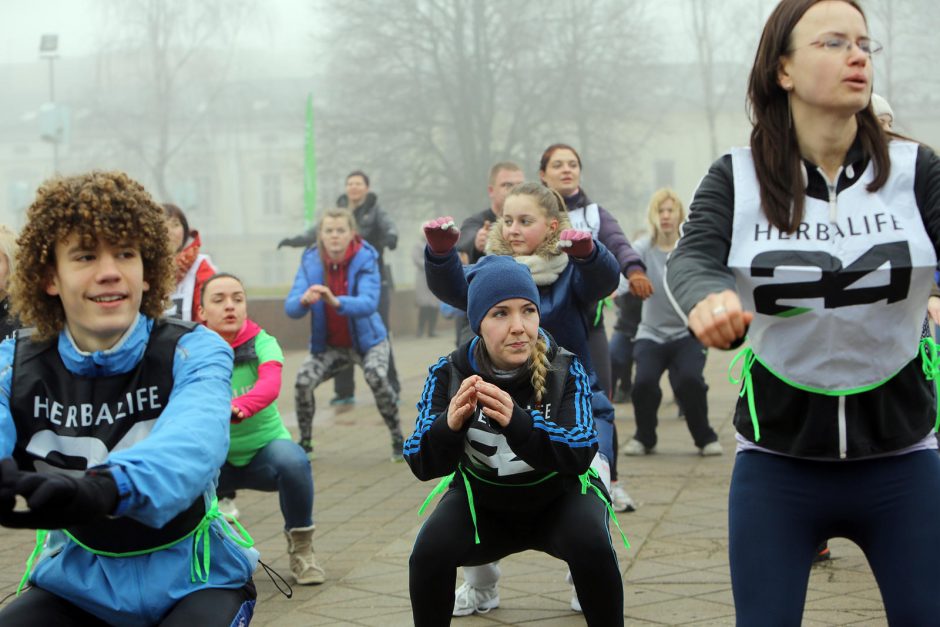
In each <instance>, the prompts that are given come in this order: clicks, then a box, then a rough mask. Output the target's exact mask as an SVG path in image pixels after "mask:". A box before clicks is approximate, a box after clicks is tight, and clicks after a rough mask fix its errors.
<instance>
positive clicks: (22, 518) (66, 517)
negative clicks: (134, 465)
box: [0, 470, 118, 529]
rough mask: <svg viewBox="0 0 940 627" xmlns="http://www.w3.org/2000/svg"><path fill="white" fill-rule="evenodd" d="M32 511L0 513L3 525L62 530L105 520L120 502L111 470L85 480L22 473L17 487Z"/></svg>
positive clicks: (0, 511)
mask: <svg viewBox="0 0 940 627" xmlns="http://www.w3.org/2000/svg"><path fill="white" fill-rule="evenodd" d="M14 490H15V492H16V494H20V495H22V496H23V497H25V498H26V503H27V505H29V511H25V512H13V511H5V510H0V524H2V525H3V526H4V527H12V528H14V529H62V528H65V527H72V526H75V525H83V524H86V523H90V522H94V521H95V520H98V519H100V518H104V517H105V516H107V515H108V514H110V513H111V512H113V511H114V508H115V507H117V503H118V489H117V484H116V483H115V482H114V479H113V478H112V477H111V473H109V472H108V471H106V470H105V471H91V472H89V473H88V474H86V475H85V476H83V477H79V478H76V477H70V476H67V475H60V474H46V473H38V472H24V471H19V472H18V477H17V479H16V484H15V487H14Z"/></svg>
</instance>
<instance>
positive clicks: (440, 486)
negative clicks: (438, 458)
mask: <svg viewBox="0 0 940 627" xmlns="http://www.w3.org/2000/svg"><path fill="white" fill-rule="evenodd" d="M457 470H459V471H460V476H461V477H463V484H464V486H466V488H467V504H468V505H469V506H470V519H471V520H472V521H473V540H474V543H475V544H480V532H479V529H477V510H476V507H475V506H474V505H473V490H471V489H470V480H469V479H467V475H465V474H464V473H463V470H461V469H460V468H459V467H458V469H457ZM455 474H457V472H456V471H455V472H452V473H450V474H449V475H447V476H446V477H443V478H442V479H441V480H440V481H438V483H437V485H436V486H434V489H433V490H431V493H430V494H428V497H427V498H426V499H424V503H422V504H421V507H419V508H418V516H420V515H422V514H423V513H424V510H426V509H427V507H428V505H430V504H431V501H432V500H433V499H434V497H435V496H437V495H438V494H440V493H441V492H443V491H444V490H446V489H447V487H448V486H449V485H450V483H451V481H453V480H454V475H455Z"/></svg>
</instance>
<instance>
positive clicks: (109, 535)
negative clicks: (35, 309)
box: [10, 319, 205, 553]
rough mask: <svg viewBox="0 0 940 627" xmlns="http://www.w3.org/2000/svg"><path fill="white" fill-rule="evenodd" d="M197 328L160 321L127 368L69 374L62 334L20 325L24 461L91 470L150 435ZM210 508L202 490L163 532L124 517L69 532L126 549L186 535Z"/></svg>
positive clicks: (40, 467) (18, 380)
mask: <svg viewBox="0 0 940 627" xmlns="http://www.w3.org/2000/svg"><path fill="white" fill-rule="evenodd" d="M195 327H196V325H195V323H190V322H181V321H178V320H167V319H161V320H157V321H155V322H154V325H153V329H152V331H151V333H150V339H149V341H148V343H147V348H146V350H145V351H144V356H143V358H142V359H141V360H140V362H138V364H137V365H136V366H135V367H134V368H133V369H131V370H130V371H129V372H126V373H124V374H118V375H111V376H100V377H84V376H78V375H75V374H73V373H72V372H69V370H68V369H67V368H66V367H65V365H64V364H63V363H62V359H61V357H60V356H59V351H58V350H57V345H58V337H54V338H52V339H51V340H47V341H44V342H34V341H32V340H31V339H30V335H31V330H20V331H18V332H17V340H16V350H15V356H14V359H13V379H12V383H11V386H10V389H11V396H10V412H11V414H12V415H13V422H14V424H15V425H16V433H17V440H16V445H15V447H14V450H13V457H14V458H15V459H16V461H17V464H18V465H19V467H20V468H21V469H24V470H36V471H39V472H57V471H60V470H67V471H73V472H74V471H78V472H83V471H85V470H86V469H88V468H90V467H92V466H95V465H98V464H102V463H104V462H105V461H106V459H107V456H108V454H109V453H110V452H111V451H114V450H122V449H126V448H130V447H131V446H133V445H134V444H135V443H137V442H139V441H141V440H143V439H145V438H146V437H147V436H148V435H149V434H150V432H151V430H152V429H153V427H154V425H155V424H156V421H157V420H158V419H159V418H160V414H161V413H162V412H163V409H164V408H165V407H166V405H167V402H168V400H169V398H170V392H171V391H172V389H173V357H174V353H175V351H176V344H177V342H178V341H179V339H180V338H181V337H182V336H183V335H185V334H187V333H189V332H190V331H192V330H193V329H194V328H195ZM204 514H205V508H204V505H203V499H202V496H201V495H200V496H199V497H198V498H197V499H196V500H195V501H194V502H193V504H192V505H191V506H190V507H189V508H188V509H187V510H186V511H184V512H182V513H181V514H179V515H178V516H177V517H176V518H174V519H173V520H171V521H170V522H168V523H167V524H166V525H164V526H163V527H162V528H161V529H159V530H156V529H154V528H152V527H148V526H146V525H143V524H141V523H139V522H136V521H134V520H131V519H130V518H124V517H122V518H114V519H103V520H100V521H97V522H95V523H92V524H90V525H86V526H82V527H77V528H74V529H69V530H68V531H69V532H70V533H71V534H72V535H73V536H74V537H75V538H76V539H77V540H79V541H80V542H82V544H84V545H86V546H87V547H89V548H92V549H94V550H98V551H105V552H112V553H126V552H131V551H139V550H145V549H147V548H155V547H158V546H162V545H165V544H167V543H169V542H172V541H174V540H176V539H179V538H181V537H183V536H185V535H186V534H187V533H189V532H190V531H192V529H193V528H194V527H195V526H196V525H197V524H198V523H199V521H200V520H201V519H202V516H203V515H204Z"/></svg>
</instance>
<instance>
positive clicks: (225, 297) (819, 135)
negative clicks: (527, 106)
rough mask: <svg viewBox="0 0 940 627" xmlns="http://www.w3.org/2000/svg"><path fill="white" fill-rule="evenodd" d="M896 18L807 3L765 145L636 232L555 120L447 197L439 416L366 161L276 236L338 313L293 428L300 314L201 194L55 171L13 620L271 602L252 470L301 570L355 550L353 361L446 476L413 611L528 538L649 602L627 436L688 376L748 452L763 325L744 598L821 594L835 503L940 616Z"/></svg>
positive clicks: (15, 432) (709, 447)
mask: <svg viewBox="0 0 940 627" xmlns="http://www.w3.org/2000/svg"><path fill="white" fill-rule="evenodd" d="M880 49H881V46H880V44H879V43H878V42H877V41H875V40H873V39H871V38H870V37H869V34H868V24H867V21H866V18H865V14H864V12H863V10H862V8H861V7H860V6H859V5H858V4H857V3H856V2H855V1H854V0H782V1H781V2H780V3H779V4H778V5H777V7H776V8H775V9H774V11H773V12H772V13H771V15H770V17H769V18H768V20H767V22H766V24H765V27H764V30H763V33H762V36H761V39H760V44H759V48H758V50H757V53H756V56H755V59H754V65H753V68H752V70H751V75H750V78H749V82H748V101H749V104H750V113H751V117H752V122H753V129H752V133H751V139H750V144H749V146H748V147H745V148H735V149H732V150H731V151H730V152H729V153H728V154H726V155H725V156H723V157H721V158H720V159H718V160H717V161H716V162H715V163H714V164H712V166H711V168H710V169H709V170H708V172H707V174H706V175H705V177H704V178H703V179H702V181H701V183H700V184H699V186H698V188H697V190H696V191H695V194H694V196H693V197H692V198H691V202H690V203H689V211H688V212H686V209H685V203H684V202H683V200H682V199H681V197H680V195H679V194H678V193H676V192H675V191H674V190H671V189H660V190H657V191H655V192H654V193H653V194H652V195H651V197H650V199H649V204H648V211H647V218H648V220H647V224H645V225H635V224H633V225H629V226H630V227H632V228H631V231H632V232H638V231H639V232H641V234H640V236H639V237H637V238H636V240H635V241H634V243H633V244H631V243H630V241H629V240H628V238H627V237H626V235H625V229H624V228H623V225H621V224H620V222H619V221H618V219H617V218H616V216H615V214H614V213H612V212H610V211H608V210H607V209H605V208H604V207H603V206H601V205H600V204H598V203H597V202H596V201H594V200H593V199H592V198H591V197H589V196H588V194H587V192H586V191H585V189H584V187H583V185H582V182H581V174H582V167H583V163H582V157H581V155H580V154H579V153H578V151H577V150H576V149H575V147H573V146H571V145H569V144H564V143H554V144H551V145H550V146H548V147H547V148H546V149H545V150H544V152H543V153H542V154H541V157H540V158H539V159H538V162H537V164H536V163H535V160H534V159H533V164H532V165H533V166H536V165H537V170H536V169H535V168H533V171H537V179H536V180H531V181H527V180H526V178H525V175H524V168H523V167H522V166H520V165H519V164H517V163H515V162H512V161H500V162H498V163H495V164H494V165H493V166H492V168H491V170H490V172H489V178H488V184H487V194H488V197H489V207H488V208H486V209H484V210H482V211H480V212H479V213H476V214H473V215H471V216H470V217H468V218H467V219H465V220H464V221H463V222H462V223H461V224H460V225H458V224H457V223H456V221H455V220H454V218H453V217H452V216H447V215H444V216H441V217H437V218H434V219H431V220H428V221H427V222H425V223H424V224H423V225H422V229H421V235H422V239H421V241H420V242H419V243H418V244H417V245H416V246H415V248H414V249H413V250H411V258H412V261H413V263H414V264H415V267H416V269H417V271H418V275H419V277H418V280H417V281H416V283H417V284H419V285H416V290H419V289H420V291H421V297H420V299H419V300H418V301H417V302H416V305H417V306H418V311H419V313H418V316H417V321H418V326H417V334H418V336H421V335H422V334H426V335H427V336H428V337H433V336H435V335H436V324H437V320H438V313H439V309H440V310H442V311H445V312H446V315H447V316H449V317H453V318H455V321H456V324H455V327H456V338H455V339H456V342H455V347H454V350H453V351H452V352H449V354H447V355H444V356H438V355H433V356H431V355H429V356H428V362H429V364H430V368H429V371H428V376H427V379H426V381H425V383H424V386H423V389H422V391H421V394H420V400H419V403H418V406H417V417H416V420H415V424H414V427H413V429H411V428H410V426H409V428H406V429H405V430H403V428H402V426H401V420H400V416H399V404H400V403H399V399H400V396H401V392H402V390H401V384H400V381H399V378H398V374H397V372H396V368H395V360H394V352H393V344H394V341H393V338H392V334H391V326H390V324H389V312H390V303H391V297H392V292H393V289H394V284H393V280H392V274H391V269H390V266H389V264H387V263H386V260H385V257H384V255H385V252H386V251H388V250H394V249H395V248H396V247H397V245H398V231H397V228H396V225H395V224H394V221H393V220H392V219H391V217H390V215H389V213H387V212H386V211H385V210H384V209H383V208H382V207H381V206H380V205H379V203H378V197H377V195H376V194H375V193H374V192H373V191H371V190H370V179H369V177H368V175H366V173H365V172H363V171H361V170H355V171H353V172H351V173H350V174H349V175H348V176H347V177H346V179H345V193H344V194H343V195H342V196H340V197H339V199H338V200H337V203H336V207H335V208H330V209H327V210H325V211H322V212H321V213H320V215H319V216H318V218H319V219H318V221H317V223H316V224H315V225H314V226H313V227H312V228H311V229H309V230H308V231H307V232H305V233H303V234H302V235H299V236H297V237H292V238H287V239H284V240H282V241H281V242H280V244H279V245H278V246H279V247H282V246H288V247H299V248H302V249H303V252H302V254H301V258H300V263H299V267H298V269H297V272H296V275H295V278H294V282H293V285H292V287H291V288H290V290H289V293H288V294H287V296H286V299H285V302H284V312H285V315H286V316H288V317H290V318H298V319H299V318H308V317H309V322H310V340H309V346H308V354H307V356H306V358H305V359H304V360H303V363H302V364H301V365H300V367H299V369H298V371H297V372H296V373H294V376H295V385H294V406H295V409H296V415H297V426H298V432H297V433H296V434H292V433H291V430H290V429H289V428H288V427H287V426H286V425H285V423H284V420H283V418H282V416H281V413H280V412H279V410H278V404H277V400H278V396H279V392H280V389H281V382H282V376H283V374H284V373H283V369H284V368H283V367H284V355H283V352H282V349H281V347H280V345H279V344H278V341H277V339H276V338H275V337H274V336H273V335H271V334H269V333H268V332H267V331H266V330H265V329H263V328H261V327H260V326H259V325H258V324H257V323H256V322H255V321H253V320H252V319H251V318H250V317H249V315H248V291H247V289H246V286H245V284H244V283H243V282H242V281H241V280H240V279H239V278H238V277H237V276H236V275H235V274H232V273H230V272H227V271H225V269H221V271H220V269H219V268H218V267H216V265H215V264H213V262H212V260H211V259H210V257H209V256H208V255H207V254H205V253H204V252H203V251H202V241H201V238H200V234H199V232H198V231H197V230H195V229H193V228H191V226H190V224H189V222H188V220H187V218H186V215H185V213H184V212H183V211H182V209H180V207H178V206H176V205H174V204H171V203H165V204H162V205H161V204H158V203H157V202H156V201H155V200H154V199H153V198H152V197H151V196H150V195H149V194H148V193H147V191H146V190H144V188H143V187H142V186H141V185H140V184H139V183H137V182H136V181H134V180H132V179H131V178H130V177H128V176H127V175H126V174H124V173H121V172H98V171H96V172H91V173H86V174H79V175H75V176H58V177H55V178H53V179H50V180H49V181H46V182H45V183H43V185H42V186H41V187H40V188H39V190H38V191H37V195H36V198H35V200H34V202H33V203H32V205H31V206H30V207H29V209H28V213H27V216H26V221H25V225H24V226H23V228H22V229H21V230H20V233H19V234H18V235H17V234H16V233H14V232H13V231H12V230H11V229H9V228H7V227H3V226H0V334H2V337H3V338H5V340H4V341H3V342H2V343H0V525H2V526H5V527H9V528H28V529H35V530H37V537H36V546H35V550H34V552H33V554H32V555H31V556H30V557H29V560H28V566H27V572H26V573H25V574H24V577H23V581H22V582H21V584H20V590H18V591H17V592H18V596H17V598H16V599H15V600H13V601H12V602H11V603H10V604H9V605H7V606H6V607H4V608H3V610H2V611H0V626H10V625H13V626H18V625H34V624H49V625H52V624H54V625H89V624H94V625H97V624H102V625H103V624H122V625H124V624H126V625H155V624H160V625H170V626H173V625H190V624H193V623H194V622H195V621H198V622H199V623H200V624H204V625H206V626H214V625H237V624H241V625H244V624H247V623H248V622H250V620H251V616H252V614H253V610H254V605H255V603H256V596H257V595H256V592H255V587H254V583H253V579H252V577H253V573H254V572H255V568H256V566H257V564H258V561H259V554H258V552H257V551H256V550H255V549H254V548H253V540H252V538H251V536H250V533H249V530H246V529H245V528H244V527H243V526H242V525H241V523H240V522H239V521H238V515H239V514H238V509H237V507H236V506H235V498H236V494H237V492H236V491H237V490H261V491H269V492H277V493H278V498H279V504H280V510H281V515H282V517H283V530H284V536H285V540H286V544H287V554H288V568H289V572H290V574H291V577H292V579H293V581H294V582H296V583H297V584H300V585H315V584H321V583H323V582H324V581H326V579H327V575H326V573H325V571H324V569H323V568H322V567H321V566H320V565H319V563H318V562H317V558H316V553H315V551H314V547H313V536H314V531H315V529H316V525H315V523H314V494H315V488H314V473H313V464H312V463H311V461H312V460H315V457H314V453H315V450H314V440H313V418H314V415H315V413H316V400H315V390H316V388H317V387H318V386H319V385H320V384H321V383H323V382H325V381H327V380H328V379H334V397H333V399H332V400H331V404H332V405H337V406H341V405H348V404H350V403H353V402H355V390H354V387H353V378H352V372H353V369H354V368H355V367H356V366H358V367H360V368H361V369H362V371H363V375H364V379H365V381H366V383H367V385H368V386H369V388H370V390H371V392H372V395H373V397H374V401H375V406H376V411H377V413H378V414H379V415H380V416H381V418H382V419H383V421H384V423H385V425H386V427H387V428H388V431H389V436H390V460H391V462H393V463H395V462H406V463H407V466H408V467H409V468H410V469H411V471H412V472H413V473H414V475H415V476H416V477H417V478H418V479H420V480H431V479H439V481H440V482H439V484H438V486H437V487H436V488H435V489H434V490H433V491H432V493H431V495H429V497H428V499H427V500H426V502H425V504H424V505H423V506H422V507H421V510H422V511H423V510H424V509H425V508H426V507H427V506H428V505H429V503H430V502H431V501H432V499H433V497H435V496H437V495H441V498H440V500H439V502H438V503H437V505H436V507H434V509H433V512H432V513H431V514H430V515H429V516H428V517H427V519H426V521H425V522H424V524H423V525H422V527H421V530H420V532H419V533H418V535H417V538H416V540H415V543H414V547H413V550H412V554H411V557H410V560H409V590H410V594H411V603H412V611H413V618H414V622H415V624H416V625H442V624H447V623H448V622H449V621H450V620H451V617H453V616H465V615H469V614H473V613H486V612H489V611H491V610H493V609H495V608H497V607H499V605H500V596H499V578H500V568H499V560H502V559H504V558H508V557H509V556H510V555H512V554H514V553H517V552H520V551H523V550H527V549H534V550H539V551H543V552H545V553H548V554H550V555H552V556H554V557H557V558H558V559H560V560H562V561H564V562H565V563H566V566H567V568H568V572H567V576H566V577H567V580H568V582H569V583H571V585H572V598H571V608H572V609H573V610H575V611H578V612H582V613H583V616H584V619H585V620H586V621H587V623H588V624H591V625H619V624H623V620H624V616H623V598H624V590H623V582H622V579H621V574H620V566H619V564H618V559H617V554H616V552H615V551H614V546H613V542H614V540H613V539H612V538H613V537H614V536H612V534H611V531H610V530H611V525H612V524H613V525H615V526H616V528H619V526H620V522H619V521H618V519H617V513H618V512H620V513H622V512H631V511H634V510H635V509H636V508H637V503H636V502H635V501H634V500H633V499H632V498H631V497H630V496H629V494H628V491H627V481H626V477H628V476H629V467H626V468H625V467H623V465H621V464H618V458H619V457H620V456H621V455H624V456H625V460H624V461H625V462H629V458H630V457H636V456H644V455H650V454H654V453H656V451H657V425H658V414H659V410H660V406H661V404H662V398H663V394H662V390H661V387H660V380H661V378H662V375H663V374H668V381H669V383H670V386H671V387H672V390H673V396H674V398H675V400H676V403H677V408H678V410H679V412H680V415H681V416H682V417H683V418H684V420H685V422H686V424H687V426H688V429H689V433H690V434H691V436H692V446H693V447H694V448H693V449H692V450H693V451H694V452H695V453H696V454H698V455H701V456H703V457H706V458H708V457H714V456H719V455H722V454H723V453H724V450H723V447H722V445H721V443H720V442H719V437H718V434H717V433H716V432H715V430H714V429H713V428H712V427H711V425H710V423H709V412H708V385H707V384H706V381H705V378H704V374H703V372H704V368H705V363H706V358H707V354H708V350H709V349H722V350H724V349H740V353H739V355H738V356H737V357H736V358H735V360H734V364H735V365H736V366H737V370H736V374H734V375H733V376H734V380H735V381H736V382H738V383H740V385H741V394H740V398H739V400H738V403H737V405H736V409H735V415H734V426H735V430H736V433H735V436H734V441H735V445H736V450H735V463H734V470H733V474H732V477H731V488H730V497H729V527H728V533H729V540H730V541H729V547H730V548H729V558H730V565H731V583H732V588H733V593H734V602H735V610H736V616H737V622H738V624H739V625H747V626H750V625H768V624H772V625H798V624H800V622H801V620H802V614H803V606H804V602H805V598H806V592H807V584H808V578H809V572H810V568H811V566H812V563H813V561H814V560H816V559H818V558H819V557H820V555H824V554H826V555H827V554H828V553H827V551H828V549H827V548H826V542H827V541H828V539H829V538H831V537H834V536H840V537H846V538H849V539H850V540H852V541H854V542H855V543H857V544H858V545H859V546H860V547H861V548H862V550H863V551H864V552H865V555H866V556H867V558H868V560H869V563H870V565H871V568H872V571H873V573H874V575H875V578H876V580H877V582H878V585H879V588H880V590H881V593H882V597H883V600H884V606H885V611H886V614H887V617H888V621H889V622H890V623H891V624H892V625H895V624H896V625H919V624H924V622H923V620H924V617H935V616H937V615H940V601H938V600H937V597H935V596H933V595H932V594H931V593H930V591H929V587H930V585H931V584H932V582H933V580H934V578H933V576H932V574H931V573H938V574H940V572H938V571H940V540H938V539H937V538H936V537H935V534H933V533H932V522H933V521H934V520H938V521H940V505H938V503H937V499H933V498H930V497H929V495H931V494H936V493H938V491H940V455H938V454H937V438H936V437H935V433H936V430H937V426H938V425H937V415H938V414H937V409H936V407H937V398H936V396H937V395H936V389H935V385H934V382H933V381H934V379H935V378H936V377H937V376H938V374H940V372H938V368H940V366H938V363H940V362H938V359H937V357H936V354H937V350H936V344H935V343H934V342H933V340H932V339H931V337H930V335H929V332H928V330H927V329H928V325H927V321H928V319H932V320H933V321H934V322H935V323H940V289H938V287H937V278H936V275H935V273H936V271H937V259H938V250H940V159H938V158H937V156H936V155H935V153H934V152H933V151H932V150H931V149H930V148H928V147H926V146H924V145H922V144H918V143H917V142H915V141H912V140H910V139H908V138H905V137H902V136H900V135H898V134H895V133H894V132H893V131H892V125H893V123H894V112H893V111H892V109H891V107H890V105H888V103H887V101H885V100H884V99H883V98H881V97H880V96H878V95H877V94H874V93H873V92H872V77H873V68H872V57H873V55H875V54H876V53H877V52H879V51H880ZM853 220H854V222H853ZM860 222H863V223H864V224H865V228H864V229H856V228H853V227H852V224H855V225H856V226H857V225H858V224H859V223H860ZM611 300H613V301H614V302H616V303H617V307H616V313H617V320H616V322H615V323H614V324H612V325H610V326H612V327H613V332H612V334H611V335H610V338H608V332H607V328H608V325H607V324H606V323H605V320H604V309H605V304H607V303H610V302H611ZM745 340H747V346H746V347H744V348H741V346H742V344H743V343H744V341H745ZM873 355H876V356H877V359H873V358H872V356H873ZM627 403H630V404H631V405H632V415H633V422H634V424H633V425H630V426H629V428H628V427H625V426H624V425H623V420H622V419H621V420H620V421H619V424H620V431H621V432H631V431H632V435H630V436H627V437H624V438H621V437H620V436H619V435H618V428H617V425H618V421H617V420H616V414H617V413H618V412H620V413H621V414H623V412H624V410H626V409H627ZM409 433H410V434H411V435H410V437H407V439H406V435H408V434H409ZM621 444H622V445H623V446H622V447H621ZM925 495H926V496H925ZM18 498H21V499H23V500H25V506H23V505H17V499H18ZM621 533H622V532H621ZM624 542H626V538H625V536H624ZM458 567H463V576H464V581H463V583H462V584H461V585H460V586H457V585H456V579H457V570H458ZM117 580H120V581H122V582H123V584H122V585H120V586H115V585H112V583H113V582H115V581H117Z"/></svg>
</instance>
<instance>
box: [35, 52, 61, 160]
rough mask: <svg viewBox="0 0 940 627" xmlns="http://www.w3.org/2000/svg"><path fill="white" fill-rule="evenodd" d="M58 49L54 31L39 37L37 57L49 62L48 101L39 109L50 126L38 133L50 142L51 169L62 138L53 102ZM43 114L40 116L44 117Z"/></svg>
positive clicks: (56, 110)
mask: <svg viewBox="0 0 940 627" xmlns="http://www.w3.org/2000/svg"><path fill="white" fill-rule="evenodd" d="M58 50H59V36H58V35H56V34H54V33H48V34H45V35H43V36H42V37H41V38H40V39H39V57H40V58H41V59H46V60H47V61H48V62H49V102H48V103H47V104H46V105H44V106H43V107H42V108H41V109H40V111H41V113H47V114H48V120H43V121H44V122H45V121H48V122H50V124H51V126H52V128H43V129H41V131H40V133H41V136H42V138H43V139H45V140H46V141H48V142H51V143H52V171H53V173H56V172H58V171H59V142H60V141H61V140H62V120H61V116H60V115H59V110H58V107H56V104H55V69H54V63H55V60H56V59H57V58H58V57H59V55H58V54H56V53H57V52H58ZM44 117H45V116H41V118H44Z"/></svg>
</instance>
